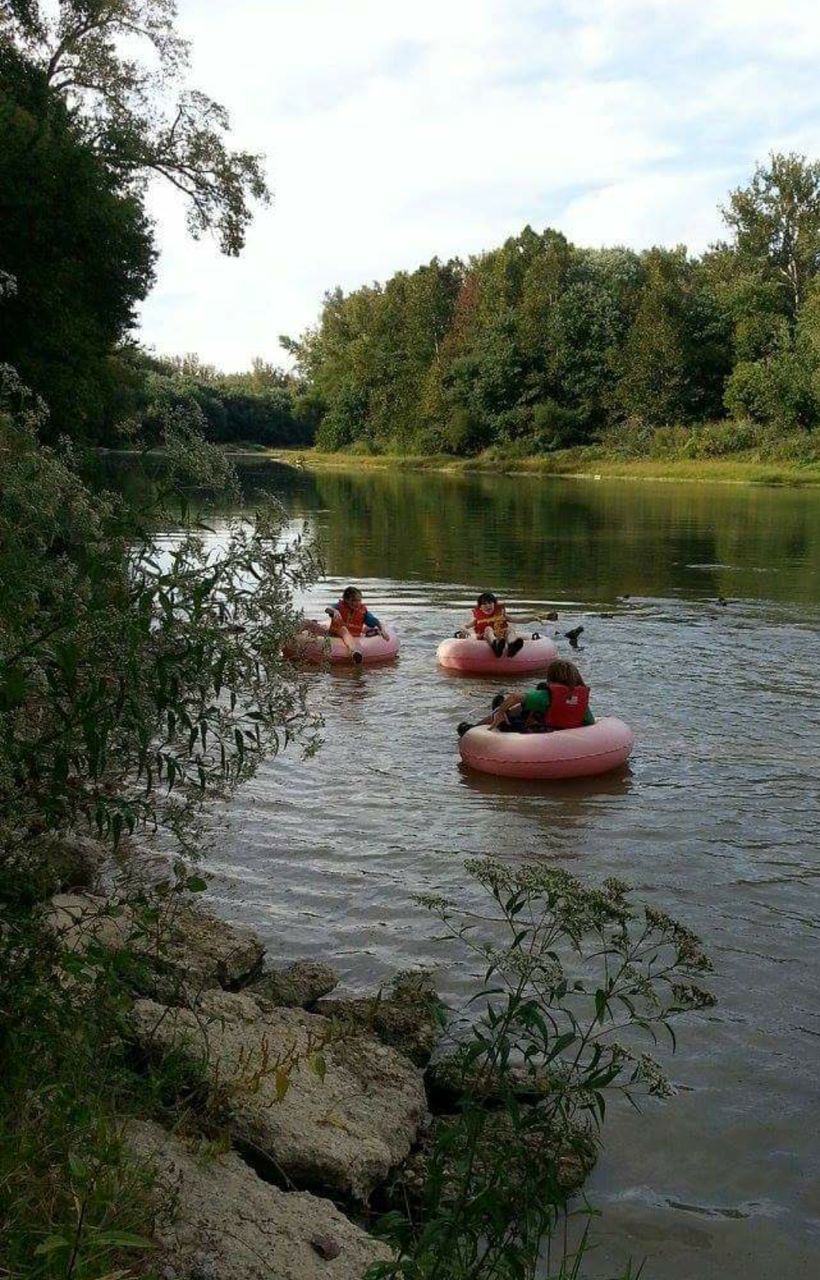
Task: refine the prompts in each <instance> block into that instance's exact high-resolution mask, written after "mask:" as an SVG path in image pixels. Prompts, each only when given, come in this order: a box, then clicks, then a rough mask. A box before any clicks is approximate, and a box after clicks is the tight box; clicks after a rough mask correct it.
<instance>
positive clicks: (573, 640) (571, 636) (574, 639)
mask: <svg viewBox="0 0 820 1280" xmlns="http://www.w3.org/2000/svg"><path fill="white" fill-rule="evenodd" d="M583 629H584V628H583V627H573V628H572V630H571V631H565V632H564V639H565V640H569V642H570V645H571V646H572V648H573V649H577V648H578V637H579V636H580V634H581V632H582V631H583Z"/></svg>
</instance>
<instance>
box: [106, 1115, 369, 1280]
mask: <svg viewBox="0 0 820 1280" xmlns="http://www.w3.org/2000/svg"><path fill="white" fill-rule="evenodd" d="M126 1138H127V1141H128V1143H129V1145H130V1147H131V1149H132V1150H133V1152H134V1154H135V1155H137V1156H138V1157H139V1158H140V1159H141V1160H142V1161H144V1162H145V1163H147V1164H149V1165H151V1166H152V1167H153V1169H154V1170H155V1172H156V1179H157V1181H156V1184H155V1186H156V1192H157V1193H158V1195H157V1201H158V1203H159V1206H160V1209H159V1213H158V1216H157V1219H156V1222H155V1228H154V1234H155V1240H156V1243H157V1245H158V1246H159V1252H160V1255H161V1256H160V1257H159V1258H156V1257H152V1264H153V1267H152V1269H155V1270H156V1271H157V1273H158V1274H159V1275H162V1276H163V1277H167V1278H168V1280H172V1278H173V1277H177V1276H179V1277H180V1280H181V1278H182V1277H184V1278H185V1280H361V1277H362V1276H363V1275H364V1273H365V1271H367V1269H368V1268H369V1267H370V1266H372V1265H373V1263H375V1262H380V1261H386V1260H387V1259H388V1258H389V1257H390V1250H389V1249H388V1248H387V1246H386V1245H384V1244H382V1243H381V1242H379V1241H377V1240H374V1239H373V1238H372V1237H371V1236H369V1235H367V1233H366V1232H364V1231H362V1229H361V1228H360V1227H357V1226H355V1225H354V1223H352V1222H350V1221H349V1220H348V1219H347V1218H345V1217H344V1215H343V1214H342V1213H341V1212H340V1211H339V1210H338V1209H337V1208H336V1206H335V1205H334V1204H332V1203H331V1202H330V1201H329V1200H322V1199H319V1198H318V1197H317V1196H313V1195H310V1194H308V1193H307V1192H288V1191H280V1190H279V1189H278V1188H277V1187H273V1186H271V1185H270V1184H269V1183H267V1182H263V1180H262V1179H261V1178H259V1177H257V1175H256V1174H255V1173H253V1171H252V1170H251V1169H250V1168H249V1167H248V1166H247V1165H246V1164H245V1163H244V1161H243V1160H241V1159H240V1158H239V1156H237V1155H236V1154H235V1153H234V1152H228V1153H226V1154H224V1155H219V1156H212V1157H210V1158H209V1159H207V1160H203V1159H202V1158H200V1157H198V1156H197V1154H196V1153H195V1152H193V1151H191V1150H190V1149H189V1148H188V1147H186V1146H185V1145H184V1144H183V1143H182V1142H181V1141H180V1140H179V1139H178V1138H176V1137H173V1136H172V1135H171V1134H169V1133H166V1132H165V1130H163V1129H161V1128H160V1127H159V1126H158V1125H155V1124H150V1123H148V1122H144V1121H142V1122H139V1121H138V1122H132V1123H131V1124H129V1126H128V1129H127V1131H126ZM320 1240H321V1241H325V1242H327V1250H326V1252H324V1253H322V1252H320V1251H319V1250H318V1249H317V1248H316V1244H315V1243H314V1242H315V1241H320ZM331 1243H332V1246H333V1247H332V1248H331Z"/></svg>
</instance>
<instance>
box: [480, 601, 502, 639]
mask: <svg viewBox="0 0 820 1280" xmlns="http://www.w3.org/2000/svg"><path fill="white" fill-rule="evenodd" d="M473 627H474V629H475V633H476V635H477V636H483V635H484V632H485V631H486V629H487V627H492V629H493V631H494V632H495V633H496V635H497V634H498V630H499V628H501V630H502V631H505V630H506V628H507V610H506V609H505V608H504V605H503V604H501V603H500V602H498V603H497V604H496V606H495V610H494V611H493V613H485V612H484V610H483V609H481V608H480V607H479V606H478V605H476V607H475V609H473Z"/></svg>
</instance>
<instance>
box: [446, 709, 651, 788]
mask: <svg viewBox="0 0 820 1280" xmlns="http://www.w3.org/2000/svg"><path fill="white" fill-rule="evenodd" d="M634 745H635V735H634V733H633V732H632V730H631V729H630V727H629V725H628V724H624V722H623V720H617V719H616V718H615V717H614V716H605V717H604V719H602V720H596V722H595V724H590V725H585V726H584V727H583V728H581V729H558V730H557V731H556V732H555V733H499V732H498V730H497V729H490V728H489V727H488V726H487V725H478V726H477V727H476V728H475V729H469V730H468V731H467V733H465V734H464V737H463V738H461V740H460V741H459V750H460V752H461V758H462V760H463V761H464V763H465V764H467V765H469V766H470V768H471V769H478V770H480V771H481V772H482V773H495V774H498V775H499V776H500V777H505V778H589V777H593V776H594V775H595V774H597V773H609V771H610V769H617V768H618V766H619V765H622V764H625V763H626V761H627V760H628V759H629V756H630V754H631V752H632V748H633V746H634Z"/></svg>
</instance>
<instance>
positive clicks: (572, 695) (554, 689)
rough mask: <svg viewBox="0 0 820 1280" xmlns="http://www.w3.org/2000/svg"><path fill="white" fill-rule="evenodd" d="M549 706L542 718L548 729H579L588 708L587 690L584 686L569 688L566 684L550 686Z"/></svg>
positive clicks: (577, 685)
mask: <svg viewBox="0 0 820 1280" xmlns="http://www.w3.org/2000/svg"><path fill="white" fill-rule="evenodd" d="M549 690H550V705H549V708H548V710H547V714H546V716H545V718H544V723H545V724H546V726H547V728H548V729H580V727H581V725H582V724H583V723H584V716H585V715H586V713H587V708H588V707H589V689H588V687H587V686H586V685H585V684H576V685H575V686H574V688H570V686H569V685H567V684H551V685H550V687H549Z"/></svg>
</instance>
